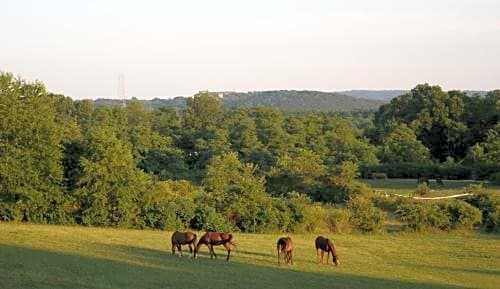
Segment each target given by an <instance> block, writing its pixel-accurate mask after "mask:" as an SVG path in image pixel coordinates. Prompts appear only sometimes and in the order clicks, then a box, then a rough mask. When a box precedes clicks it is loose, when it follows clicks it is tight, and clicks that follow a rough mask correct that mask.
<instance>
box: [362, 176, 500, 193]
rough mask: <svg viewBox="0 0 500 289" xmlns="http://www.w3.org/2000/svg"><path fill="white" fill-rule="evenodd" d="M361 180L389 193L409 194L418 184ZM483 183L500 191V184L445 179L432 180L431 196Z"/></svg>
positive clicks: (490, 188) (409, 180) (487, 189)
mask: <svg viewBox="0 0 500 289" xmlns="http://www.w3.org/2000/svg"><path fill="white" fill-rule="evenodd" d="M361 181H363V182H365V183H367V184H368V185H370V186H371V187H372V188H373V189H375V190H377V191H381V192H387V193H397V194H402V195H408V194H409V193H412V192H414V191H415V189H416V188H417V186H418V182H417V180H416V179H387V180H383V179H362V180H361ZM477 184H482V185H483V188H484V190H485V191H486V192H490V193H500V186H498V185H497V186H495V185H492V184H489V183H488V182H480V181H473V180H443V185H439V184H437V183H436V180H434V179H431V180H430V189H431V192H430V194H429V195H430V196H446V195H454V194H460V193H462V192H463V190H464V189H465V188H466V187H467V186H469V185H477Z"/></svg>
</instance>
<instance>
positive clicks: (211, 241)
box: [194, 232, 234, 261]
mask: <svg viewBox="0 0 500 289" xmlns="http://www.w3.org/2000/svg"><path fill="white" fill-rule="evenodd" d="M232 239H233V235H231V234H229V233H217V232H206V233H205V234H204V235H203V236H201V238H200V240H199V241H198V244H197V245H196V248H195V249H194V257H195V258H196V254H198V253H199V252H200V247H201V245H203V244H204V245H207V247H208V250H209V251H210V259H212V258H213V257H215V258H216V259H217V255H216V254H215V251H214V246H219V245H223V246H224V248H226V250H227V258H226V261H229V256H230V255H231V246H233V245H234V244H233V243H232V242H231V240H232Z"/></svg>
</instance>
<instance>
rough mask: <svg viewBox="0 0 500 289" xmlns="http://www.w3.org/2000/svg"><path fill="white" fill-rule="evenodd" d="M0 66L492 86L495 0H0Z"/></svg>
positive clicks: (246, 80)
mask: <svg viewBox="0 0 500 289" xmlns="http://www.w3.org/2000/svg"><path fill="white" fill-rule="evenodd" d="M0 71H8V72H12V73H14V74H15V75H19V76H21V77H23V78H25V79H28V80H34V79H39V80H41V81H43V82H44V83H45V84H46V86H47V89H48V90H50V91H52V92H57V93H63V94H65V95H67V96H71V97H73V98H95V97H111V98H116V97H117V87H118V74H119V73H120V72H123V73H124V75H125V85H126V91H127V96H129V97H132V96H135V97H138V98H152V97H172V96H178V95H184V96H188V95H192V94H194V93H196V92H197V91H200V90H211V91H226V90H237V91H248V90H270V89H314V90H324V91H338V90H346V89H410V88H412V87H414V86H415V85H416V84H418V83H423V82H428V83H431V84H438V85H441V86H442V87H443V88H445V89H485V90H490V89H494V88H500V0H419V1H416V0H393V1H391V0H377V1H371V0H365V1H362V0H358V1H333V0H332V1H327V0H325V1H319V0H318V1H315V0H308V1H298V0H297V1H293V0H289V1H273V0H267V1H260V0H251V1H250V0H249V1H237V0H232V1H231V0H227V1H222V0H205V1H201V0H200V1H189V0H185V1H147V0H143V1H124V0H122V1H119V0H112V1H111V0H109V1H106V0H100V1H94V0H85V1H84V0H81V1H72V0H65V1H63V0H61V1H53V0H44V1H41V0H31V1H28V0H0Z"/></svg>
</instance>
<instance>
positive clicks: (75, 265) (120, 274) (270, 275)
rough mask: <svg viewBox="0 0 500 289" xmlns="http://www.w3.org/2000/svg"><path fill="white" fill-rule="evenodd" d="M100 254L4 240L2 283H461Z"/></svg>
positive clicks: (148, 252) (142, 251)
mask: <svg viewBox="0 0 500 289" xmlns="http://www.w3.org/2000/svg"><path fill="white" fill-rule="evenodd" d="M107 249H109V250H111V251H110V252H109V256H106V259H104V258H96V257H89V256H81V255H73V254H65V253H60V252H52V251H45V250H38V249H28V248H22V247H16V246H8V245H0V288H51V289H53V288H205V289H210V288H217V289H220V288H235V289H236V288H259V289H260V288H273V289H277V288H308V289H312V288H430V289H437V288H440V289H441V288H448V289H451V288H463V287H458V286H450V285H444V284H435V283H424V282H410V281H400V280H388V279H381V278H371V277H365V276H356V275H348V274H342V273H336V272H330V273H311V272H301V271H296V270H293V268H291V269H283V268H273V267H265V266H257V265H251V264H244V263H238V262H234V261H230V262H226V261H223V260H224V259H223V258H220V259H219V260H210V259H209V258H207V256H204V257H203V258H199V259H197V260H193V259H190V258H187V257H184V258H179V257H176V256H172V255H171V254H170V253H169V252H166V251H157V250H152V249H146V248H137V247H127V246H110V248H107Z"/></svg>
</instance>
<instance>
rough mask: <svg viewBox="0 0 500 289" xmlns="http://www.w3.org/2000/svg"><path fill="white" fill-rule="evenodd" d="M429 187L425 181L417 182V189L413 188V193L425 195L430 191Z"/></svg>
mask: <svg viewBox="0 0 500 289" xmlns="http://www.w3.org/2000/svg"><path fill="white" fill-rule="evenodd" d="M430 191H431V189H430V188H429V186H428V185H427V184H426V183H422V184H419V185H418V187H417V189H416V190H415V192H414V193H415V195H417V196H426V195H428V194H429V193H430Z"/></svg>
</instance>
